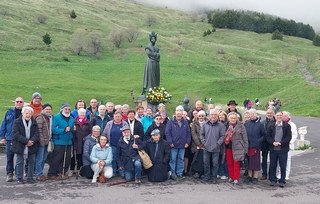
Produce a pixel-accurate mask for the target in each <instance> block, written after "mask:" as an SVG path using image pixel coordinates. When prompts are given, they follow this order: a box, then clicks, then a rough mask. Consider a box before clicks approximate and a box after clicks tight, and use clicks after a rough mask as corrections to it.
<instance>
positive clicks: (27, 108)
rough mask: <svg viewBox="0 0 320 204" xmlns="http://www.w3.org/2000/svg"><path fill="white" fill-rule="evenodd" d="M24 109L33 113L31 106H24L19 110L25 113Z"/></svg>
mask: <svg viewBox="0 0 320 204" xmlns="http://www.w3.org/2000/svg"><path fill="white" fill-rule="evenodd" d="M26 111H31V113H33V108H31V107H30V106H24V107H23V108H22V110H21V113H22V114H23V113H25V112H26Z"/></svg>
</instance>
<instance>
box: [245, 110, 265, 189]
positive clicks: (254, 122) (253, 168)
mask: <svg viewBox="0 0 320 204" xmlns="http://www.w3.org/2000/svg"><path fill="white" fill-rule="evenodd" d="M249 117H250V120H248V121H247V122H246V123H245V124H244V126H245V127H246V130H247V135H248V142H249V149H248V157H247V159H248V167H247V170H248V177H247V178H246V180H245V181H244V182H245V183H253V184H257V183H258V175H259V171H260V168H261V164H260V149H261V146H260V144H261V142H262V141H263V138H264V137H265V135H266V132H265V128H264V126H263V124H262V123H261V122H260V121H259V118H258V117H257V111H256V109H253V108H252V109H250V110H249Z"/></svg>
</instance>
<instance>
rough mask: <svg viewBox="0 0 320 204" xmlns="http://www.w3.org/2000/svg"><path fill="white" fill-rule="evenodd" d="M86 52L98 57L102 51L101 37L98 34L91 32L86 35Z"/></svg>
mask: <svg viewBox="0 0 320 204" xmlns="http://www.w3.org/2000/svg"><path fill="white" fill-rule="evenodd" d="M86 51H87V52H88V53H89V54H90V55H93V56H95V57H99V56H100V55H101V53H102V51H103V37H102V34H101V33H100V32H97V31H92V32H90V33H89V34H88V35H87V43H86Z"/></svg>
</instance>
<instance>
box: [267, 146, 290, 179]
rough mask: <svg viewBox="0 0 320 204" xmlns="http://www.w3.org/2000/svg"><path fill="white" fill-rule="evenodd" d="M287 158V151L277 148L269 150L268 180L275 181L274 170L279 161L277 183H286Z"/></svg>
mask: <svg viewBox="0 0 320 204" xmlns="http://www.w3.org/2000/svg"><path fill="white" fill-rule="evenodd" d="M287 158H288V152H285V151H282V150H279V151H274V150H272V151H270V166H269V180H270V181H273V182H276V181H277V177H276V172H277V171H276V170H277V165H278V162H279V166H280V172H281V178H280V179H279V183H286V168H287Z"/></svg>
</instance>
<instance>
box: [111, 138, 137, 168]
mask: <svg viewBox="0 0 320 204" xmlns="http://www.w3.org/2000/svg"><path fill="white" fill-rule="evenodd" d="M133 142H134V141H133V138H132V137H131V138H130V141H129V143H128V144H127V143H126V142H125V141H124V140H123V136H122V137H121V138H120V139H119V142H118V145H117V156H116V158H117V165H118V167H119V168H120V167H121V168H124V170H128V171H133V170H134V163H133V161H134V160H137V159H140V156H139V154H138V150H137V149H134V148H133V147H132V144H133ZM136 144H137V145H141V144H142V142H141V140H140V139H136Z"/></svg>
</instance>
